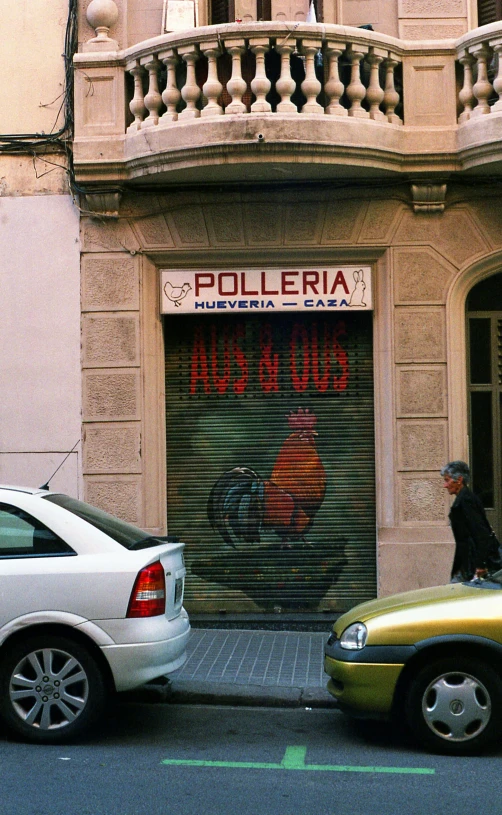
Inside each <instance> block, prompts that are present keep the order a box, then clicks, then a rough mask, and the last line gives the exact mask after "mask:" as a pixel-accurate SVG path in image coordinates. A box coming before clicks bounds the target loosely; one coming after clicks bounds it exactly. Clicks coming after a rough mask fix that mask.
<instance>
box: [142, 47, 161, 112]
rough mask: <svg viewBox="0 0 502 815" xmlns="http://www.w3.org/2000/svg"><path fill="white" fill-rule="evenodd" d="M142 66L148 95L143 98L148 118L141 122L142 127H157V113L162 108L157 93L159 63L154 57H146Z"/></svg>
mask: <svg viewBox="0 0 502 815" xmlns="http://www.w3.org/2000/svg"><path fill="white" fill-rule="evenodd" d="M143 65H144V67H145V69H146V70H147V71H148V93H147V94H146V96H145V98H144V103H145V107H146V109H147V110H148V116H147V117H146V119H145V121H144V122H143V127H152V126H153V125H158V123H159V111H160V108H161V107H162V96H161V95H160V92H159V71H160V62H159V61H158V59H157V58H156V57H147V61H144V62H143Z"/></svg>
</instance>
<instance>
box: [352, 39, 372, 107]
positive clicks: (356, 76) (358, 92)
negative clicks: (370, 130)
mask: <svg viewBox="0 0 502 815" xmlns="http://www.w3.org/2000/svg"><path fill="white" fill-rule="evenodd" d="M357 48H358V49H359V50H357V51H356V50H354V46H353V45H350V47H349V48H348V50H347V56H348V58H349V59H350V62H351V71H350V82H349V84H348V86H347V96H348V98H349V100H350V102H351V105H350V108H349V116H353V117H354V118H356V119H367V118H368V117H369V113H368V111H367V110H364V108H362V107H361V102H362V101H363V99H364V97H365V96H366V88H365V87H364V85H363V83H362V82H361V60H362V58H363V57H364V56H365V55H366V54H367V53H368V49H367V48H364V46H357Z"/></svg>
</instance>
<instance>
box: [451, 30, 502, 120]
mask: <svg viewBox="0 0 502 815" xmlns="http://www.w3.org/2000/svg"><path fill="white" fill-rule="evenodd" d="M501 54H502V29H501V25H500V23H492V24H491V25H487V26H483V27H482V28H479V29H477V30H476V31H473V32H471V33H469V34H466V35H465V36H464V37H462V39H461V40H460V41H459V42H458V43H457V57H458V62H459V63H460V65H461V66H462V69H463V83H462V88H461V90H460V92H459V95H458V98H459V103H460V115H459V117H458V122H459V124H462V123H464V122H468V121H469V120H470V119H476V118H477V117H478V116H484V115H486V114H487V113H498V112H500V111H502V61H501V59H500V55H501Z"/></svg>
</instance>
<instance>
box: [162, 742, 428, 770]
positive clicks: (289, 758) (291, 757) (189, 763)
mask: <svg viewBox="0 0 502 815" xmlns="http://www.w3.org/2000/svg"><path fill="white" fill-rule="evenodd" d="M306 754H307V748H306V747H299V746H293V747H286V752H285V753H284V758H283V759H282V761H281V763H280V764H275V763H271V762H268V761H205V760H202V759H188V758H186V759H185V758H165V759H163V760H162V761H161V764H168V765H171V766H172V765H174V766H185V767H230V768H237V769H253V770H311V771H315V772H329V773H397V774H399V773H401V774H402V775H434V774H435V772H436V771H435V770H433V769H430V768H428V767H372V766H370V767H364V766H358V765H357V764H356V765H350V764H305V756H306Z"/></svg>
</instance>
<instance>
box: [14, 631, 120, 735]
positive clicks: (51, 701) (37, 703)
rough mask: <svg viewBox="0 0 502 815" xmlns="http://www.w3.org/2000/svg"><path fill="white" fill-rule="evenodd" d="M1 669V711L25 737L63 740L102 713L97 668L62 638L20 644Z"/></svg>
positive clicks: (77, 647) (102, 691) (82, 650)
mask: <svg viewBox="0 0 502 815" xmlns="http://www.w3.org/2000/svg"><path fill="white" fill-rule="evenodd" d="M2 674H3V678H2V685H3V687H2V699H1V703H0V705H1V712H2V716H3V718H4V719H5V721H6V723H7V725H8V726H9V727H10V728H11V730H13V731H14V732H15V733H17V734H18V735H19V736H21V737H22V738H25V739H27V740H29V741H36V742H45V743H51V742H62V741H66V740H68V739H70V738H73V737H74V736H76V735H77V734H78V733H80V732H81V730H83V729H84V728H87V727H89V725H90V724H91V723H92V722H93V721H95V720H96V719H97V718H98V717H99V715H100V713H101V712H102V709H103V705H104V700H105V689H104V684H103V678H102V676H101V673H100V671H99V669H98V667H97V665H96V663H95V661H94V659H93V658H92V657H91V656H90V654H89V653H88V651H87V650H86V649H85V648H83V647H81V646H80V645H79V644H78V643H74V642H72V641H71V640H70V639H67V638H65V637H57V636H56V637H51V636H50V635H46V636H40V637H36V638H35V637H34V638H31V639H29V640H26V641H25V642H23V643H20V644H18V645H17V646H16V647H14V648H13V649H12V651H11V652H10V653H9V654H8V656H7V658H6V659H5V661H4V663H3V664H2Z"/></svg>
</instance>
